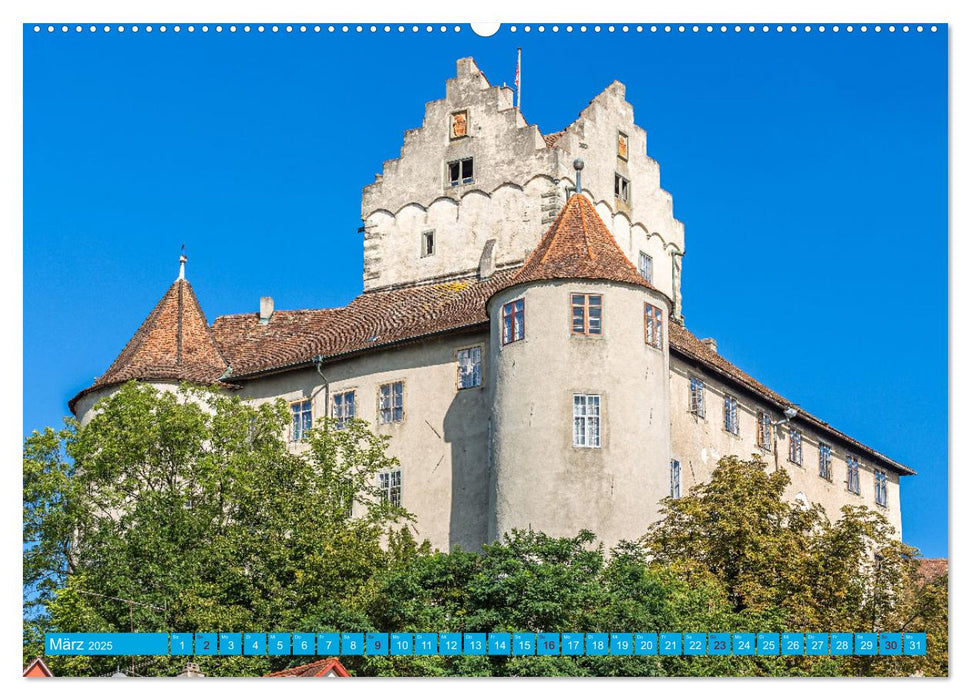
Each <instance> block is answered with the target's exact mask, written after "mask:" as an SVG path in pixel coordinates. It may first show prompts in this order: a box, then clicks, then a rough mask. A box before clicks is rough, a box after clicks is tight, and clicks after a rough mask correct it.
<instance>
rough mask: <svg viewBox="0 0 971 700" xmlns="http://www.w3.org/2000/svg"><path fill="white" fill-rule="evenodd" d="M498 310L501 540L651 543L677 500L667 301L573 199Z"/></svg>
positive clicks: (495, 492) (494, 523)
mask: <svg viewBox="0 0 971 700" xmlns="http://www.w3.org/2000/svg"><path fill="white" fill-rule="evenodd" d="M487 308H488V313H489V318H490V326H491V329H492V330H491V336H490V353H491V358H492V361H491V362H490V367H491V374H492V382H491V385H492V386H493V387H494V393H493V430H492V432H493V435H492V472H491V473H492V481H493V484H492V486H493V489H492V499H493V500H492V502H491V503H490V506H491V523H490V532H489V537H490V539H494V538H496V537H498V536H500V535H501V534H502V533H504V532H508V531H510V530H512V529H514V528H518V529H527V528H531V529H533V530H537V531H542V532H545V533H546V534H549V535H553V536H572V535H575V534H576V533H577V532H578V531H579V530H581V529H589V530H592V531H593V532H595V533H596V534H597V535H598V538H599V539H600V540H602V541H603V542H605V543H606V544H607V545H608V546H610V545H613V544H616V542H617V541H619V540H621V539H635V538H637V537H639V536H640V535H642V534H644V532H645V531H646V528H647V526H648V524H649V523H650V522H651V521H652V520H654V516H655V513H656V512H657V507H658V502H659V501H660V499H661V498H664V497H665V496H667V495H669V494H670V474H671V471H670V469H671V467H670V455H671V452H670V444H671V437H670V429H671V419H670V398H669V392H670V375H669V370H668V345H667V324H668V319H669V315H670V312H671V302H670V300H669V298H668V297H667V296H666V295H664V294H662V293H661V292H659V291H657V290H656V289H655V288H654V287H652V286H651V284H649V283H648V282H647V281H646V280H645V279H644V278H643V277H641V276H640V275H639V274H638V272H637V270H636V269H635V268H634V266H633V265H632V264H631V263H630V261H629V260H628V259H627V258H626V256H625V255H624V254H623V252H622V251H621V250H620V248H619V247H618V246H617V244H616V243H615V241H614V239H613V237H612V236H611V234H610V232H609V230H608V229H607V227H606V226H605V225H604V223H603V221H602V220H601V219H600V217H599V215H598V214H597V212H596V210H595V209H594V208H593V205H592V204H591V203H590V201H589V200H588V199H587V198H586V197H584V196H583V195H580V194H574V195H573V196H571V197H570V199H569V200H568V201H567V203H566V205H565V206H564V208H563V209H562V210H561V212H560V214H559V216H558V217H557V219H556V221H555V222H554V223H553V225H552V226H551V227H550V229H549V230H548V231H547V232H546V234H545V235H544V236H543V239H542V241H541V242H540V244H539V246H538V247H537V248H536V250H535V251H534V252H533V253H532V254H531V255H530V257H529V258H528V259H527V261H526V263H525V264H524V265H523V267H522V268H521V270H520V271H519V272H518V273H517V275H516V276H515V277H514V278H512V279H511V280H510V281H509V282H508V283H507V284H506V285H504V286H503V288H501V289H499V290H498V291H497V292H496V293H495V294H494V295H493V296H492V297H491V298H490V299H489V302H488V306H487Z"/></svg>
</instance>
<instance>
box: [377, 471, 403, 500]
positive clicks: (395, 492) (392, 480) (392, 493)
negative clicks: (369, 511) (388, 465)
mask: <svg viewBox="0 0 971 700" xmlns="http://www.w3.org/2000/svg"><path fill="white" fill-rule="evenodd" d="M378 487H379V488H380V489H381V498H382V499H384V500H385V501H388V502H389V503H390V504H391V505H393V506H398V507H400V506H401V470H400V469H395V470H394V471H392V472H383V473H381V474H378Z"/></svg>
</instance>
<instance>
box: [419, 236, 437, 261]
mask: <svg viewBox="0 0 971 700" xmlns="http://www.w3.org/2000/svg"><path fill="white" fill-rule="evenodd" d="M434 254H435V232H434V231H425V232H424V233H422V234H421V257H423V258H427V257H429V256H430V255H434Z"/></svg>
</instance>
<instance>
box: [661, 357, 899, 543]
mask: <svg viewBox="0 0 971 700" xmlns="http://www.w3.org/2000/svg"><path fill="white" fill-rule="evenodd" d="M690 377H698V378H700V379H702V380H703V381H704V382H705V408H706V411H705V418H703V419H702V418H699V417H698V416H696V415H695V414H693V413H692V412H691V410H690ZM726 392H727V393H728V394H730V395H731V396H734V397H735V398H736V399H737V401H738V419H739V434H738V435H737V436H736V435H733V434H731V433H729V432H728V431H727V430H725V414H724V406H725V403H724V401H725V394H726ZM759 410H766V411H768V412H769V414H770V416H771V417H772V420H773V421H777V420H780V419H782V417H783V416H782V414H781V412H779V411H776V410H770V409H769V407H768V406H767V404H765V403H763V402H760V401H758V400H757V399H754V398H752V397H751V396H750V395H748V394H746V393H743V392H741V391H739V390H737V389H732V388H730V387H729V386H728V385H727V384H726V383H725V382H722V381H720V380H718V379H716V378H715V377H714V376H713V375H712V374H711V373H709V372H705V371H704V370H702V369H699V368H697V367H694V366H691V365H689V364H687V363H685V362H684V361H682V360H680V359H679V358H676V357H675V358H671V450H672V457H673V458H674V459H678V460H680V461H681V477H682V493H687V491H688V489H689V488H690V487H691V486H694V485H696V484H699V483H702V482H704V481H708V480H709V479H710V477H711V473H712V471H713V470H714V468H715V465H716V464H717V463H718V460H719V459H720V458H721V457H724V456H727V455H737V456H739V457H741V458H743V459H748V458H750V456H751V455H752V454H758V455H760V456H761V457H762V459H763V460H764V461H765V462H766V463H767V464H768V465H769V466H768V468H769V469H775V468H779V469H785V470H786V471H787V472H788V474H789V476H790V478H791V479H792V483H791V484H790V485H789V487H788V489H787V491H786V494H785V496H786V498H787V499H789V500H790V501H792V500H796V497H797V495H799V494H804V495H805V497H806V498H807V499H808V500H809V501H810V502H812V503H819V504H821V505H822V506H823V507H824V508H825V509H826V514H827V516H828V517H829V519H830V520H832V521H836V520H838V519H839V518H840V515H841V514H840V509H841V508H842V507H843V506H845V505H855V506H867V507H869V508H873V509H874V510H876V511H878V512H880V513H882V514H883V515H884V516H885V517H886V518H887V519H888V520H889V521H890V523H891V524H892V525H893V526H894V528H895V529H896V531H897V536H898V538H899V537H901V517H900V477H899V475H898V474H896V473H895V472H893V471H891V470H886V472H887V506H886V507H883V506H879V505H877V503H876V499H875V486H874V480H875V477H874V471H873V470H874V464H873V463H872V462H870V461H868V460H867V459H866V458H865V457H864V456H863V455H862V454H861V453H860V452H859V451H854V450H853V449H851V448H848V447H847V446H846V445H843V444H841V443H840V442H838V441H835V440H832V439H829V438H826V437H822V438H821V437H820V435H819V434H818V432H817V431H815V430H814V429H812V428H811V427H809V426H808V425H807V424H806V423H805V422H803V421H800V420H799V418H798V416H797V417H796V418H795V419H794V420H793V425H794V426H795V427H796V428H798V429H799V430H800V431H801V432H802V465H801V466H800V465H797V464H795V463H793V462H791V461H789V430H788V426H787V425H782V426H781V428H782V430H781V431H775V429H773V430H774V431H775V432H774V434H775V435H777V436H778V438H777V441H776V449H775V452H773V450H772V449H769V450H764V449H762V448H760V447H759V445H758V430H757V418H756V415H757V411H759ZM820 441H822V442H823V443H824V444H827V445H829V446H830V448H832V459H831V466H830V473H831V475H832V480H831V481H829V480H826V479H824V478H822V477H820V476H819V444H820ZM851 454H852V455H855V456H856V457H857V458H859V459H860V493H859V494H855V493H852V492H850V491H848V490H847V484H846V458H847V455H851Z"/></svg>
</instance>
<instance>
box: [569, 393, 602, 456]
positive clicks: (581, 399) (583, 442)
mask: <svg viewBox="0 0 971 700" xmlns="http://www.w3.org/2000/svg"><path fill="white" fill-rule="evenodd" d="M573 446H574V447H600V396H598V395H597V394H574V395H573Z"/></svg>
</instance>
